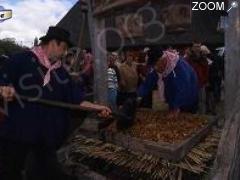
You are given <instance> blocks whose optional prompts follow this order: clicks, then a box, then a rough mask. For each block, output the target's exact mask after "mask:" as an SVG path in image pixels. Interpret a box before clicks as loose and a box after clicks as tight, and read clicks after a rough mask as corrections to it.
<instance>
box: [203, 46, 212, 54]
mask: <svg viewBox="0 0 240 180" xmlns="http://www.w3.org/2000/svg"><path fill="white" fill-rule="evenodd" d="M201 52H202V53H203V54H211V51H210V50H209V49H208V47H207V46H205V45H202V46H201Z"/></svg>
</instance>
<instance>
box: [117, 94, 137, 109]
mask: <svg viewBox="0 0 240 180" xmlns="http://www.w3.org/2000/svg"><path fill="white" fill-rule="evenodd" d="M136 97H137V93H136V92H130V93H126V92H118V94H117V105H118V106H121V105H123V104H124V102H125V101H126V100H127V99H135V98H136Z"/></svg>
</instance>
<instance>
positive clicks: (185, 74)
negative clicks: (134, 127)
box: [138, 48, 199, 117]
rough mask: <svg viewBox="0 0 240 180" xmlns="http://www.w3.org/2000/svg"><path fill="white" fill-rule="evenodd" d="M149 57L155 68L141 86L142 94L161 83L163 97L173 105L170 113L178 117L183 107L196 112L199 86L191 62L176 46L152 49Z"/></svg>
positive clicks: (185, 109) (161, 96) (139, 93)
mask: <svg viewBox="0 0 240 180" xmlns="http://www.w3.org/2000/svg"><path fill="white" fill-rule="evenodd" d="M149 60H151V63H152V65H153V66H152V70H151V71H150V73H149V74H148V76H147V78H146V80H145V82H143V84H142V85H141V86H140V88H139V89H138V96H139V97H144V96H146V95H148V94H149V92H150V91H152V90H153V89H154V88H155V87H156V86H158V89H159V95H160V96H159V97H160V98H162V100H163V99H164V100H165V101H166V103H167V104H168V105H169V110H170V114H169V117H176V116H177V115H178V113H179V112H180V111H184V112H191V113H196V111H197V104H198V89H199V88H198V84H197V77H196V74H195V72H194V70H193V69H192V68H191V66H190V65H189V64H188V63H187V62H186V61H185V60H184V59H183V58H180V57H179V55H178V53H177V52H176V51H174V50H167V51H162V50H161V49H160V48H155V49H152V50H151V51H150V52H149Z"/></svg>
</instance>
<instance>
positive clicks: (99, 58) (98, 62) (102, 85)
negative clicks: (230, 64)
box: [87, 0, 108, 104]
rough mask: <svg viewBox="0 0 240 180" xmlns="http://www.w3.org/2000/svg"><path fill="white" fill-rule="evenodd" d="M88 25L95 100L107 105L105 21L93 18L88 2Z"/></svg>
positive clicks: (89, 0)
mask: <svg viewBox="0 0 240 180" xmlns="http://www.w3.org/2000/svg"><path fill="white" fill-rule="evenodd" d="M87 2H88V24H89V31H90V38H91V48H92V52H93V55H94V98H95V101H96V102H98V103H102V104H107V90H108V89H107V53H106V34H105V33H102V32H104V29H105V19H104V18H101V17H96V16H93V11H92V3H91V0H88V1H87Z"/></svg>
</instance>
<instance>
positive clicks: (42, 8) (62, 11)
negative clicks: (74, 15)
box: [0, 0, 78, 47]
mask: <svg viewBox="0 0 240 180" xmlns="http://www.w3.org/2000/svg"><path fill="white" fill-rule="evenodd" d="M77 1H78V0H0V6H3V7H4V8H5V9H11V10H12V11H13V17H12V19H9V20H7V21H4V22H2V23H0V39H4V38H15V40H16V42H17V43H18V44H20V45H25V46H28V47H31V46H32V45H33V41H34V38H35V37H38V38H39V37H41V36H43V35H44V34H46V32H47V29H48V27H49V26H52V25H56V24H57V23H58V22H59V21H60V20H61V19H62V18H63V17H64V15H66V13H67V12H68V11H69V10H70V9H71V7H72V6H73V5H74V4H75V3H76V2H77Z"/></svg>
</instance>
